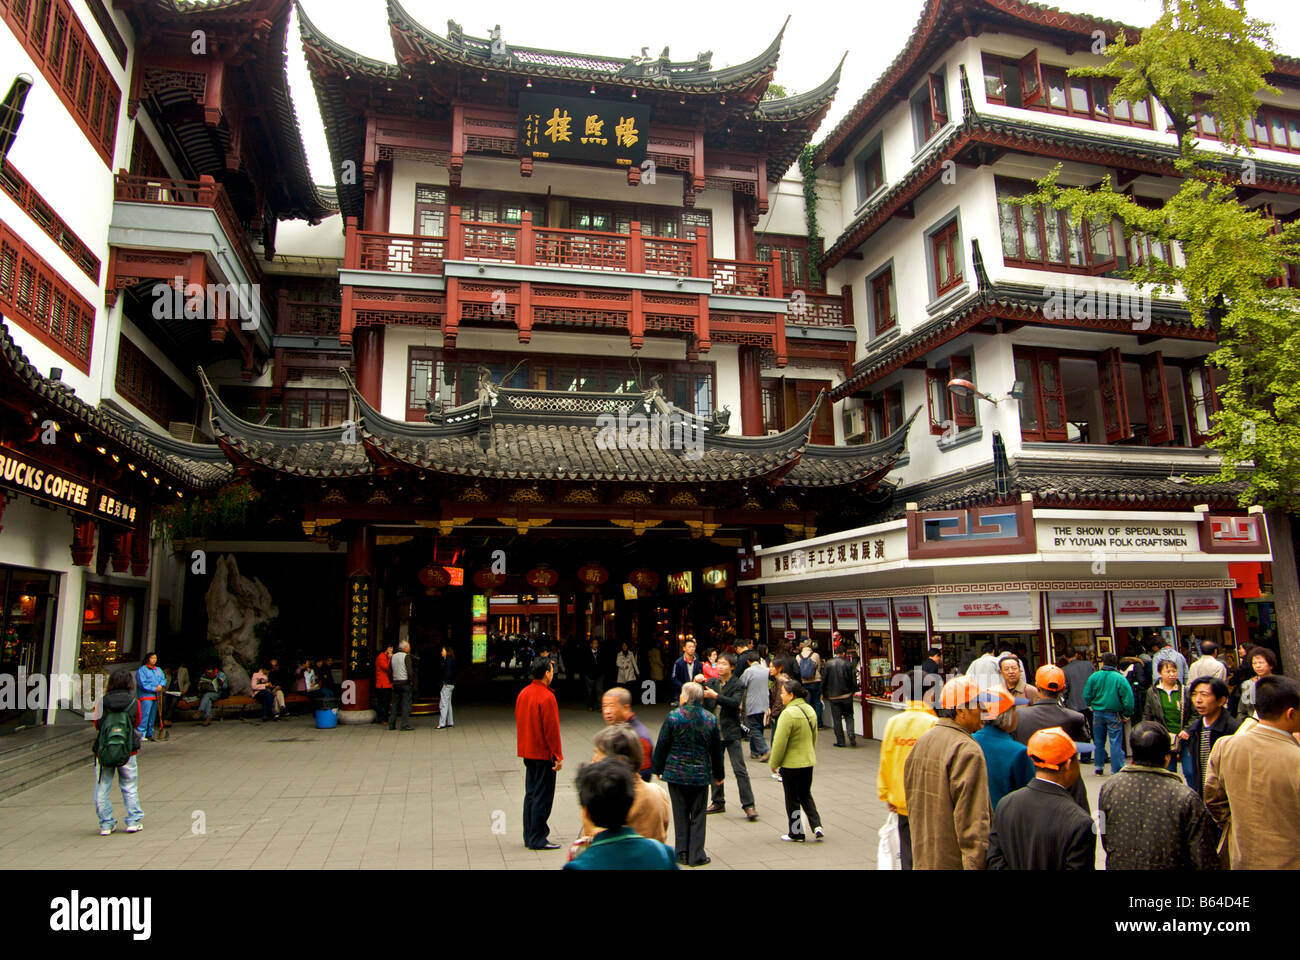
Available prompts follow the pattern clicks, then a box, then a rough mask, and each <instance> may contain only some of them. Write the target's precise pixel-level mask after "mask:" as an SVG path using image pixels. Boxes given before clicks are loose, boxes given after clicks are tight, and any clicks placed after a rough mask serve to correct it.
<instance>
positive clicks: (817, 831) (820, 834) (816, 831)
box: [813, 827, 826, 840]
mask: <svg viewBox="0 0 1300 960" xmlns="http://www.w3.org/2000/svg"><path fill="white" fill-rule="evenodd" d="M813 836H815V837H816V838H817V839H818V840H825V839H826V831H825V830H823V829H822V828H821V827H813Z"/></svg>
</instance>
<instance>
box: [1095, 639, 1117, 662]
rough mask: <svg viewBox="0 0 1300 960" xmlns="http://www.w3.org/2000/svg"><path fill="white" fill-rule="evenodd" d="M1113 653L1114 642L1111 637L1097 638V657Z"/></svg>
mask: <svg viewBox="0 0 1300 960" xmlns="http://www.w3.org/2000/svg"><path fill="white" fill-rule="evenodd" d="M1114 652H1115V641H1114V639H1113V638H1111V637H1098V638H1097V656H1098V657H1101V656H1102V655H1103V654H1107V653H1114Z"/></svg>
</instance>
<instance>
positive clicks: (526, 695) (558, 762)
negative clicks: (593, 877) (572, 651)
mask: <svg viewBox="0 0 1300 960" xmlns="http://www.w3.org/2000/svg"><path fill="white" fill-rule="evenodd" d="M531 674H532V678H533V682H532V683H530V684H529V685H528V686H526V687H524V689H523V690H521V691H520V693H519V699H518V700H516V701H515V733H516V736H517V739H518V746H519V756H521V757H523V760H524V846H526V847H528V849H530V850H558V849H560V845H559V844H558V843H552V842H551V839H550V834H551V828H550V827H549V826H548V825H547V823H546V821H547V819H548V818H549V817H550V815H551V804H552V803H553V802H554V801H555V775H556V774H557V773H558V772H559V771H560V767H562V766H563V765H564V750H563V748H562V747H561V745H560V707H559V704H557V703H556V702H555V694H554V693H552V692H551V680H552V679H554V677H555V667H554V665H553V664H552V663H551V661H550V660H548V659H547V658H546V657H538V658H537V659H536V660H534V661H533V666H532V670H531Z"/></svg>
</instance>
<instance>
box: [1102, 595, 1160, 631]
mask: <svg viewBox="0 0 1300 960" xmlns="http://www.w3.org/2000/svg"><path fill="white" fill-rule="evenodd" d="M1110 596H1111V603H1113V604H1114V607H1113V610H1114V620H1115V626H1117V627H1163V626H1164V625H1165V601H1166V600H1167V599H1168V598H1167V596H1166V595H1165V591H1163V590H1114V591H1112V592H1111V595H1110Z"/></svg>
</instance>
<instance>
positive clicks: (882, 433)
mask: <svg viewBox="0 0 1300 960" xmlns="http://www.w3.org/2000/svg"><path fill="white" fill-rule="evenodd" d="M863 411H864V412H865V414H866V420H867V443H875V442H876V441H877V440H883V439H885V437H887V436H889V435H890V434H891V433H893V432H894V431H895V430H897V429H898V428H899V427H901V426H902V425H903V387H902V385H901V384H900V385H898V386H894V387H888V388H886V389H884V390H881V391H880V392H879V393H877V394H876V395H875V396H874V397H872V398H871V399H870V400H867V401H866V402H865V403H864V404H863Z"/></svg>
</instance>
